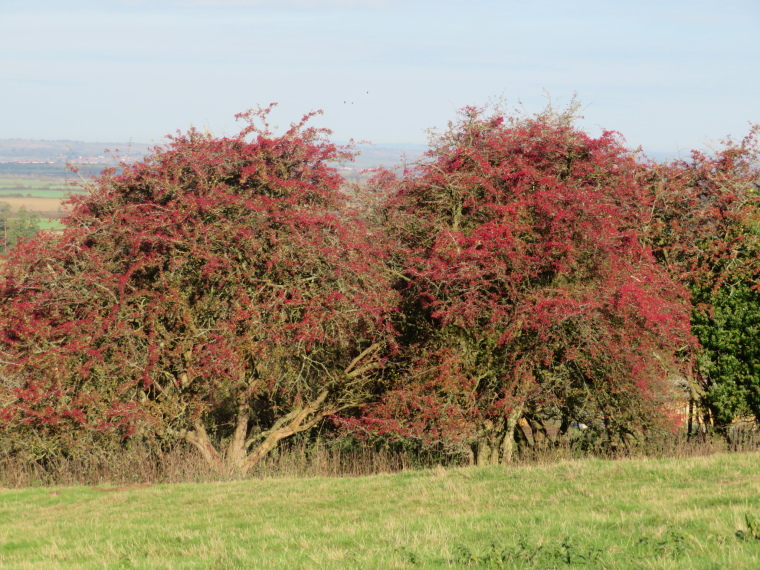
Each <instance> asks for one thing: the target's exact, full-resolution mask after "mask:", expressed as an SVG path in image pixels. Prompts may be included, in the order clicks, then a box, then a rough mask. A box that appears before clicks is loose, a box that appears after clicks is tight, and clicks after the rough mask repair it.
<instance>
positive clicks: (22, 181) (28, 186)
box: [0, 178, 71, 193]
mask: <svg viewBox="0 0 760 570" xmlns="http://www.w3.org/2000/svg"><path fill="white" fill-rule="evenodd" d="M70 189H71V186H70V185H69V184H68V182H67V181H66V180H55V179H47V180H36V179H26V178H0V192H2V193H6V192H29V191H34V190H57V191H70Z"/></svg>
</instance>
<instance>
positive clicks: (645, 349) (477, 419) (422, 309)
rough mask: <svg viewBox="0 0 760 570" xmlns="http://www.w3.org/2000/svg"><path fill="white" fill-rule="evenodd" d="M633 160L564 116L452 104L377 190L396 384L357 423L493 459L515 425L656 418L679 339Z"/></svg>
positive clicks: (679, 320) (626, 427) (616, 430)
mask: <svg viewBox="0 0 760 570" xmlns="http://www.w3.org/2000/svg"><path fill="white" fill-rule="evenodd" d="M646 180H647V177H646V170H645V168H644V166H642V165H641V164H639V163H638V162H637V160H636V158H635V156H634V155H633V154H632V153H631V152H629V151H628V150H627V149H626V148H625V147H624V146H623V144H622V142H621V140H620V138H619V136H618V135H617V134H615V133H612V132H605V133H604V134H602V136H601V137H599V138H596V139H594V138H592V137H590V136H589V135H587V134H585V133H583V132H581V131H579V130H578V129H576V128H574V127H573V126H572V109H571V110H570V112H567V113H559V114H558V113H547V114H542V115H539V116H536V117H532V118H524V117H514V118H511V119H509V118H505V117H504V116H503V114H501V113H499V112H496V113H494V114H493V115H488V114H487V113H486V111H485V110H483V109H478V108H465V109H464V110H463V111H462V112H461V114H460V116H459V119H458V121H457V122H455V123H453V124H451V125H450V126H449V129H448V131H446V132H444V133H442V134H437V135H434V137H433V138H432V140H431V150H430V151H429V153H428V155H427V161H426V162H423V163H422V164H420V165H419V166H418V167H417V168H416V169H414V170H411V171H408V172H407V173H406V174H405V176H404V177H403V178H402V179H396V178H395V177H394V176H393V175H391V174H390V173H382V174H381V175H380V176H378V177H377V178H376V180H375V184H376V185H377V186H379V187H381V188H385V189H386V190H387V191H390V192H391V193H392V197H391V198H390V201H389V204H388V210H387V221H386V227H387V228H388V230H389V231H390V232H391V233H392V234H394V235H395V237H396V239H397V240H398V242H399V246H398V249H397V251H396V255H395V263H396V266H397V268H398V273H400V274H401V279H400V280H399V281H400V282H399V288H400V290H401V293H402V295H403V314H404V319H405V321H404V322H403V328H404V335H405V336H404V341H405V345H406V346H407V348H408V355H409V361H410V365H409V367H408V370H407V373H406V376H405V380H404V382H402V383H399V384H398V385H397V387H396V389H395V390H393V391H391V392H389V394H388V395H387V397H386V398H385V399H384V400H383V401H382V402H381V403H379V404H377V405H374V406H372V407H371V408H370V409H368V413H367V415H366V418H365V420H366V423H369V424H370V425H371V426H374V429H377V430H380V431H390V432H395V433H399V434H401V435H403V436H406V437H422V438H427V439H430V440H441V439H443V440H448V441H450V442H452V444H456V443H457V442H459V443H462V444H466V445H472V446H473V451H474V454H475V459H476V460H477V461H478V463H493V462H497V461H500V460H502V461H508V460H509V458H510V456H511V445H512V437H513V432H514V428H515V425H516V423H517V420H518V419H519V418H520V417H522V416H528V417H535V418H542V419H545V418H547V417H555V418H556V419H557V420H559V421H561V422H562V426H563V427H562V429H563V430H567V429H568V427H569V425H570V422H571V421H574V422H583V423H586V424H592V423H598V424H599V425H600V426H602V429H603V430H604V431H605V433H606V434H607V437H608V439H613V438H618V437H623V438H624V437H626V436H627V435H630V434H632V433H633V432H635V431H637V430H642V429H647V428H651V427H653V426H654V425H655V424H657V421H658V418H660V419H663V418H664V415H663V414H662V412H663V407H664V405H665V404H666V402H667V399H668V396H669V394H670V393H671V392H673V390H672V388H673V387H672V382H671V378H672V377H673V375H674V374H676V373H677V372H678V370H679V368H678V363H677V362H676V361H675V359H674V357H673V356H674V354H675V352H676V351H677V350H678V349H679V348H680V347H683V346H685V345H688V344H689V343H690V342H691V337H690V334H689V322H688V314H687V312H686V311H685V310H684V297H685V291H684V290H683V289H682V288H680V287H679V286H678V285H677V284H675V283H674V282H673V281H672V280H671V279H670V278H669V277H668V276H667V274H665V272H664V271H662V270H661V269H660V267H659V266H658V265H657V263H656V261H655V259H654V258H653V257H652V255H651V253H650V251H649V250H648V249H647V248H646V247H644V246H643V245H642V243H641V238H642V233H641V227H642V226H643V225H645V224H646V223H647V222H648V216H649V212H650V210H649V203H648V201H647V199H646V186H645V185H644V183H645V182H646Z"/></svg>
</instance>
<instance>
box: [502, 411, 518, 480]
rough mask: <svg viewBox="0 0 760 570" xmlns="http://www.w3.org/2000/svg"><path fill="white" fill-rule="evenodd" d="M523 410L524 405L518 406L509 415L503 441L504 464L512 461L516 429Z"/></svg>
mask: <svg viewBox="0 0 760 570" xmlns="http://www.w3.org/2000/svg"><path fill="white" fill-rule="evenodd" d="M522 412H523V409H522V406H518V407H517V408H515V409H513V410H512V411H511V412H510V414H509V415H508V416H507V423H506V426H505V427H504V437H503V439H502V442H501V461H502V463H503V464H504V465H507V464H508V463H512V455H513V454H514V450H515V429H516V428H517V422H518V421H519V420H520V418H521V417H522Z"/></svg>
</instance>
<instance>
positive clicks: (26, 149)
mask: <svg viewBox="0 0 760 570" xmlns="http://www.w3.org/2000/svg"><path fill="white" fill-rule="evenodd" d="M151 147H152V145H147V144H142V143H98V142H82V141H70V140H57V141H48V140H34V139H0V162H29V163H40V162H47V163H61V164H65V163H67V162H75V163H85V164H113V163H115V162H116V161H117V159H118V158H124V159H139V158H141V157H143V156H145V155H146V154H147V153H148V152H149V151H150V148H151Z"/></svg>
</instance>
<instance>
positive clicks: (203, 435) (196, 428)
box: [185, 420, 222, 468]
mask: <svg viewBox="0 0 760 570" xmlns="http://www.w3.org/2000/svg"><path fill="white" fill-rule="evenodd" d="M185 439H186V440H187V441H188V442H190V443H192V444H193V445H194V446H195V448H196V449H197V450H198V451H200V453H201V457H203V459H205V461H206V463H208V464H209V465H210V466H212V467H216V468H220V467H221V466H222V459H221V457H219V454H218V453H217V451H216V449H214V445H213V444H212V443H211V440H210V439H209V437H208V433H207V432H206V428H205V427H203V423H202V422H201V421H200V420H196V421H195V423H194V424H193V430H192V431H187V432H186V433H185Z"/></svg>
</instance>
